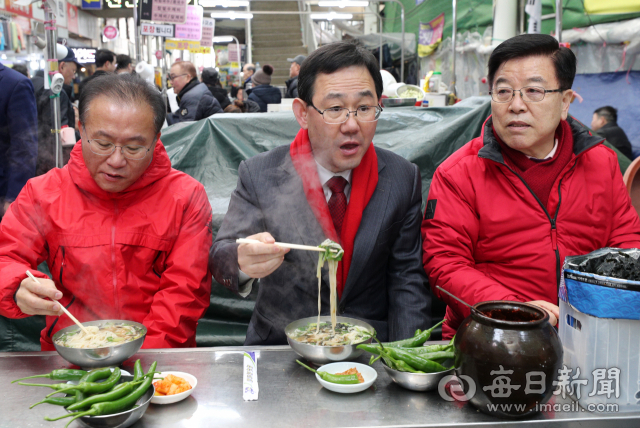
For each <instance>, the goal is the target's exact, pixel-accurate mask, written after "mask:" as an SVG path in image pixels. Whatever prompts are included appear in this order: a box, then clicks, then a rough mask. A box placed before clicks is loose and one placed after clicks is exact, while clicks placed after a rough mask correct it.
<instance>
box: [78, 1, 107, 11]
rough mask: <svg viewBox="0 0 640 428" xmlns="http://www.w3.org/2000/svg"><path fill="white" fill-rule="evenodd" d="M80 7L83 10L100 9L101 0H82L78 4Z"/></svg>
mask: <svg viewBox="0 0 640 428" xmlns="http://www.w3.org/2000/svg"><path fill="white" fill-rule="evenodd" d="M80 7H81V8H82V9H84V10H87V9H94V10H100V9H102V0H82V4H81V5H80Z"/></svg>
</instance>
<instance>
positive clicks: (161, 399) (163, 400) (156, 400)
mask: <svg viewBox="0 0 640 428" xmlns="http://www.w3.org/2000/svg"><path fill="white" fill-rule="evenodd" d="M168 375H174V376H178V377H181V378H182V379H184V380H186V381H187V382H189V385H191V389H190V390H188V391H184V392H181V393H180V394H174V395H166V396H160V395H154V396H153V398H152V399H151V404H171V403H177V402H178V401H182V400H184V399H185V398H187V397H188V396H190V395H191V393H192V392H193V390H194V389H196V385H197V384H198V379H196V377H195V376H193V375H191V374H189V373H185V372H162V373H159V374H156V375H155V377H154V379H153V381H154V382H157V381H159V380H160V379H158V378H160V377H165V376H168Z"/></svg>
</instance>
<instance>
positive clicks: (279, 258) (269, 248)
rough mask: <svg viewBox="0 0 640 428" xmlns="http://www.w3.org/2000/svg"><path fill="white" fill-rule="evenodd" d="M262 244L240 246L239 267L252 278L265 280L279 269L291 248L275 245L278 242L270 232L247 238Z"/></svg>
mask: <svg viewBox="0 0 640 428" xmlns="http://www.w3.org/2000/svg"><path fill="white" fill-rule="evenodd" d="M247 239H255V240H258V241H260V242H261V243H260V244H240V245H239V246H238V267H240V270H241V271H242V272H244V273H246V274H247V275H249V276H250V277H251V278H264V277H265V276H267V275H270V274H271V273H272V272H273V271H274V270H276V269H278V268H279V267H280V265H281V264H282V262H283V261H284V255H285V254H287V253H288V252H289V248H280V247H278V246H276V245H273V243H274V242H276V240H275V239H273V236H271V234H270V233H269V232H262V233H258V234H256V235H251V236H247Z"/></svg>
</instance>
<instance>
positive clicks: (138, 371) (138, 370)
mask: <svg viewBox="0 0 640 428" xmlns="http://www.w3.org/2000/svg"><path fill="white" fill-rule="evenodd" d="M143 376H144V371H142V363H141V362H140V360H136V363H135V364H134V365H133V381H134V382H135V381H137V380H140V379H142V377H143Z"/></svg>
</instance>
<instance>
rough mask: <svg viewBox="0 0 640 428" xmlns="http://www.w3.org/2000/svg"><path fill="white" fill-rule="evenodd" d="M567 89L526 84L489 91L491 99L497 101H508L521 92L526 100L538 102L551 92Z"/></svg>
mask: <svg viewBox="0 0 640 428" xmlns="http://www.w3.org/2000/svg"><path fill="white" fill-rule="evenodd" d="M563 91H565V89H545V88H541V87H540V86H525V87H524V88H522V89H513V88H508V87H499V88H496V90H495V91H491V92H489V93H490V94H491V99H492V100H493V101H495V102H497V103H508V102H509V101H511V100H512V99H513V98H514V97H515V96H516V92H520V97H521V98H522V101H524V102H530V103H537V102H540V101H542V100H544V95H545V94H548V93H549V92H563Z"/></svg>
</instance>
